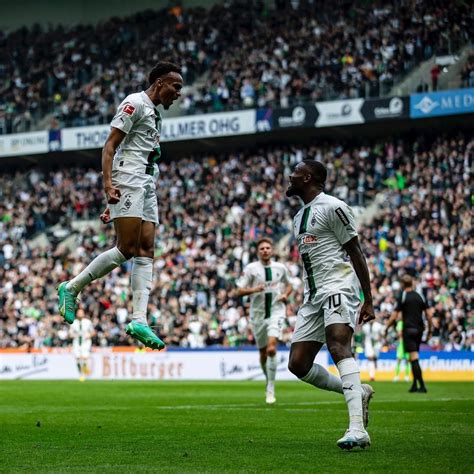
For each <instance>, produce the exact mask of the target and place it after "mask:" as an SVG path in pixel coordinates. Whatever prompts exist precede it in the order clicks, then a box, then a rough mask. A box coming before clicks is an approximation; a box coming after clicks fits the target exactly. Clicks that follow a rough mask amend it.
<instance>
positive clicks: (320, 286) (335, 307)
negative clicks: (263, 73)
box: [286, 160, 375, 449]
mask: <svg viewBox="0 0 474 474" xmlns="http://www.w3.org/2000/svg"><path fill="white" fill-rule="evenodd" d="M326 178H327V170H326V167H325V166H324V165H323V164H322V163H320V162H318V161H315V160H303V161H302V162H300V163H298V164H297V165H296V167H295V168H294V169H293V172H292V173H291V175H290V178H289V179H290V184H289V186H288V189H287V191H286V195H287V196H288V197H291V196H298V197H300V198H301V199H302V201H303V203H304V206H303V207H302V208H301V209H300V210H299V211H298V213H297V214H296V216H295V218H294V220H293V229H294V235H295V238H296V239H297V242H298V249H299V253H300V256H301V260H302V261H303V267H304V276H305V278H304V279H305V289H304V303H303V305H302V306H301V307H300V308H299V310H298V315H297V320H296V326H295V331H294V333H293V338H292V342H291V349H290V362H289V366H288V368H289V370H290V371H291V372H292V373H293V374H295V375H296V376H297V377H298V378H299V379H301V380H302V381H303V382H306V383H309V384H311V385H314V386H315V387H318V388H321V389H323V390H330V391H333V392H338V393H341V394H344V398H345V400H346V403H347V408H348V411H349V420H350V423H349V429H348V430H347V431H346V432H345V434H344V436H343V437H342V438H341V439H339V440H338V442H337V445H338V446H339V447H340V448H341V449H352V448H354V447H356V446H358V447H361V448H365V447H366V446H370V437H369V434H368V433H367V431H366V429H365V428H366V426H367V424H368V405H369V402H370V399H371V397H372V395H373V393H374V391H373V389H372V387H371V386H370V385H367V384H364V385H361V383H360V371H359V366H358V365H357V362H356V360H355V359H354V356H353V354H352V336H353V334H354V329H355V326H356V324H357V322H358V323H359V324H360V323H367V322H369V321H371V320H373V319H374V318H375V315H374V307H373V299H372V291H371V288H370V276H369V270H368V268H367V263H366V260H365V257H364V254H363V253H362V249H361V248H360V245H359V240H358V237H357V231H356V228H355V221H354V215H353V213H352V210H351V208H350V207H349V206H348V205H347V204H346V203H345V202H343V201H341V200H339V199H337V198H335V197H333V196H329V195H327V194H325V193H324V192H323V190H324V186H325V183H326ZM347 257H349V258H350V262H349V260H348V258H347ZM361 290H362V292H363V296H364V302H363V304H362V307H361V308H360V314H359V319H358V321H357V312H358V310H359V305H360V291H361ZM324 343H327V347H328V350H329V352H330V354H331V357H332V359H333V361H334V363H335V364H336V365H337V369H338V371H339V374H340V378H339V377H336V376H334V375H332V374H330V373H329V372H328V371H327V370H326V369H325V368H324V367H322V366H320V365H319V364H315V363H314V359H315V357H316V355H317V354H318V352H319V351H320V349H321V347H322V346H323V345H324Z"/></svg>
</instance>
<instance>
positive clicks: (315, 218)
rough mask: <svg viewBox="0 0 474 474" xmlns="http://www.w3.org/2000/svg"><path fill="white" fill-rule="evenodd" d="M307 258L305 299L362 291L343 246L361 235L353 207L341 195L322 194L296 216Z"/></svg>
mask: <svg viewBox="0 0 474 474" xmlns="http://www.w3.org/2000/svg"><path fill="white" fill-rule="evenodd" d="M293 231H294V235H295V238H296V240H297V242H298V249H299V253H300V256H301V260H302V261H303V267H304V282H305V289H304V295H305V302H307V301H309V300H312V299H313V298H314V297H315V296H316V295H318V299H320V298H321V297H324V296H329V295H331V294H334V293H337V292H350V293H352V292H354V291H356V292H357V293H358V295H359V292H360V284H359V280H358V278H357V275H356V273H355V271H354V268H353V267H352V264H351V263H350V260H349V257H348V255H347V253H346V251H345V250H344V249H343V248H342V246H343V245H344V244H345V243H347V242H348V241H349V240H351V239H352V238H354V237H355V236H356V235H357V231H356V228H355V221H354V215H353V213H352V210H351V208H350V207H349V206H348V205H347V204H346V203H345V202H343V201H341V200H340V199H337V198H335V197H333V196H329V195H328V194H325V193H323V192H322V193H320V194H318V195H317V196H316V197H315V198H314V199H313V200H312V201H311V202H310V203H308V204H306V205H305V206H304V207H303V208H301V209H300V210H299V211H298V213H297V214H296V216H295V217H294V219H293Z"/></svg>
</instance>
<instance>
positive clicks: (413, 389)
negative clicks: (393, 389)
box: [408, 383, 418, 393]
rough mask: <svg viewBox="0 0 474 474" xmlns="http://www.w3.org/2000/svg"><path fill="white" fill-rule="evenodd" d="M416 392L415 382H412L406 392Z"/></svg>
mask: <svg viewBox="0 0 474 474" xmlns="http://www.w3.org/2000/svg"><path fill="white" fill-rule="evenodd" d="M416 392H418V388H417V387H416V384H415V383H414V384H413V385H412V386H411V387H410V390H408V393H416Z"/></svg>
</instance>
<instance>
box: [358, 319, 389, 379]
mask: <svg viewBox="0 0 474 474" xmlns="http://www.w3.org/2000/svg"><path fill="white" fill-rule="evenodd" d="M383 330H384V326H383V325H382V324H381V323H380V322H379V321H377V320H375V321H370V323H368V324H364V325H363V326H362V331H363V333H364V354H365V357H367V359H368V361H369V378H370V380H371V381H374V380H375V371H376V370H377V360H378V358H379V355H380V349H381V348H382V337H383Z"/></svg>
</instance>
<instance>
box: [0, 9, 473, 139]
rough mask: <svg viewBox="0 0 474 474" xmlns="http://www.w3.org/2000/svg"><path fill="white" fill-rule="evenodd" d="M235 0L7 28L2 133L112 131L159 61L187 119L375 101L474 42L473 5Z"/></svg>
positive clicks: (0, 92)
mask: <svg viewBox="0 0 474 474" xmlns="http://www.w3.org/2000/svg"><path fill="white" fill-rule="evenodd" d="M275 4H276V6H275V7H269V6H268V5H266V4H264V3H263V2H258V1H257V2H254V1H233V2H225V3H223V4H217V5H215V6H213V7H212V8H209V9H204V8H186V9H183V8H181V7H176V8H171V9H163V10H159V11H145V12H141V13H138V14H135V15H133V16H131V17H127V18H112V19H110V20H108V21H106V22H102V23H99V24H97V25H80V26H75V27H70V28H66V27H63V26H54V27H47V28H45V27H41V26H39V25H36V26H34V27H32V28H29V29H28V28H26V27H25V28H21V29H19V30H16V31H11V32H5V31H2V32H0V44H1V45H2V47H1V48H0V77H1V79H2V80H1V82H0V84H1V85H0V133H15V132H23V131H29V130H34V129H38V128H48V127H49V126H50V125H51V120H53V123H54V126H57V125H58V122H59V126H62V127H64V126H66V127H67V126H83V125H88V124H103V123H109V122H110V119H111V117H112V116H113V114H114V111H115V109H116V106H117V105H118V103H120V102H121V101H122V100H123V98H124V97H125V96H126V95H127V94H129V93H132V92H136V91H137V90H140V89H142V88H143V87H146V78H147V74H148V72H149V69H150V67H151V65H152V64H154V63H155V62H156V61H157V60H158V59H171V60H174V61H176V62H178V63H179V64H180V65H181V66H182V68H183V72H184V79H185V83H186V84H187V85H188V86H191V87H189V89H188V92H187V93H186V94H185V95H184V97H183V100H182V102H181V104H180V107H181V108H182V112H183V113H196V112H209V111H220V110H224V109H240V108H243V107H257V106H258V107H262V106H282V107H285V106H288V105H293V104H295V103H302V102H306V101H316V100H328V99H335V98H353V97H373V96H379V95H383V94H387V93H388V91H389V90H390V88H391V87H392V85H393V84H394V83H395V82H396V81H397V80H398V79H399V78H401V77H402V76H403V75H404V74H406V73H407V72H408V71H410V70H411V69H412V68H413V67H414V66H415V65H416V64H418V63H419V62H420V61H423V60H425V59H427V58H429V57H431V56H432V55H433V54H442V53H446V52H448V51H449V52H451V51H453V52H454V51H455V50H456V48H459V47H460V46H462V45H464V44H465V43H467V42H468V41H469V35H470V28H471V26H470V25H471V22H470V16H469V8H468V5H467V4H466V5H464V4H462V3H459V4H457V6H456V8H455V9H453V8H452V4H451V2H447V1H440V0H438V1H430V2H428V1H418V2H413V1H407V0H404V1H401V2H400V1H397V2H394V1H390V2H384V3H382V4H373V3H371V2H358V1H349V0H339V1H334V2H330V3H329V2H315V1H310V0H306V1H303V0H302V1H296V2H284V1H283V2H282V1H276V2H275Z"/></svg>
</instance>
